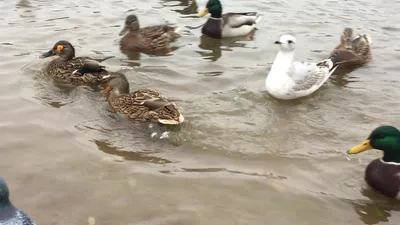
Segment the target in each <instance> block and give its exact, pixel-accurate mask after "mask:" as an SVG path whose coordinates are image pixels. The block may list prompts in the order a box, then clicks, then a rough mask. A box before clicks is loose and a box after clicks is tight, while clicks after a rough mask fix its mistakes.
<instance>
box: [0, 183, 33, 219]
mask: <svg viewBox="0 0 400 225" xmlns="http://www.w3.org/2000/svg"><path fill="white" fill-rule="evenodd" d="M9 195H10V194H9V190H8V187H7V183H6V181H5V180H4V179H3V178H2V177H0V224H4V225H35V222H34V221H33V220H32V219H31V218H30V217H29V216H28V215H27V214H26V213H25V212H23V211H21V210H19V209H17V208H15V206H14V205H13V204H12V203H11V201H10V198H9Z"/></svg>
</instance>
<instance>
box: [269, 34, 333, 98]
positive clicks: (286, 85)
mask: <svg viewBox="0 0 400 225" xmlns="http://www.w3.org/2000/svg"><path fill="white" fill-rule="evenodd" d="M275 44H277V45H279V48H280V50H279V52H278V54H277V55H276V58H275V61H274V62H273V64H272V67H271V70H270V71H269V73H268V76H267V78H266V79H265V88H266V90H267V92H268V93H269V94H270V95H272V96H274V97H275V98H278V99H283V100H291V99H296V98H300V97H304V96H307V95H310V94H312V93H314V92H315V91H316V90H318V89H319V88H320V87H321V86H322V84H324V82H325V81H326V80H327V79H328V78H329V77H330V75H331V74H332V73H333V72H334V71H335V69H336V68H337V61H336V58H337V57H338V56H339V55H338V54H334V55H332V56H331V57H330V58H329V59H325V60H322V61H320V62H317V63H314V62H297V61H294V56H295V46H296V38H295V37H294V36H292V35H290V34H284V35H282V36H281V37H280V39H279V41H275Z"/></svg>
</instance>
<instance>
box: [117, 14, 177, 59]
mask: <svg viewBox="0 0 400 225" xmlns="http://www.w3.org/2000/svg"><path fill="white" fill-rule="evenodd" d="M178 32H179V27H177V26H172V25H155V26H148V27H143V28H140V25H139V20H138V18H137V16H136V15H129V16H127V17H126V18H125V26H124V28H123V29H122V30H121V32H120V33H119V35H120V36H122V35H125V36H124V37H122V38H121V40H120V49H121V50H122V51H141V52H145V53H151V52H154V51H160V50H168V49H169V47H170V43H171V42H173V41H175V40H176V39H178V38H179V37H180V36H181V35H180V34H179V33H178Z"/></svg>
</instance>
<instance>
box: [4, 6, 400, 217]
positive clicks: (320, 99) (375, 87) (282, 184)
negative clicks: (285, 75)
mask: <svg viewBox="0 0 400 225" xmlns="http://www.w3.org/2000/svg"><path fill="white" fill-rule="evenodd" d="M205 3H206V1H205V0H202V1H198V2H195V1H193V0H180V1H169V0H161V1H157V0H149V1H128V0H118V1H115V0H110V1H93V0H74V1H73V0H65V1H53V0H20V1H11V0H3V1H2V2H1V3H0V6H1V7H0V15H1V16H0V29H1V33H0V51H1V53H2V54H1V55H0V76H1V77H2V79H1V81H0V99H1V101H0V108H1V110H0V118H1V119H0V124H1V127H2V129H1V130H0V137H1V140H2V141H1V142H0V154H1V157H0V171H1V175H2V176H3V177H4V178H5V179H6V180H7V182H8V184H9V187H10V189H11V198H12V201H13V202H14V204H15V205H16V206H17V207H19V208H21V209H23V210H24V211H26V212H27V213H28V214H29V215H31V217H32V218H34V220H35V221H36V222H37V224H41V225H53V224H59V225H62V224H68V225H82V224H93V223H94V222H95V224H97V225H110V224H113V225H128V224H142V225H147V224H152V225H154V224H160V225H161V224H168V225H170V224H195V225H197V224H215V225H224V224H251V225H256V224H260V225H261V224H279V225H292V224H297V225H302V224H304V225H306V224H307V225H322V224H323V225H325V224H326V225H337V224H352V225H358V224H384V225H387V224H391V225H395V224H399V221H400V206H399V205H398V202H395V201H391V200H388V199H386V198H385V197H382V196H381V195H378V194H376V193H375V192H373V191H371V190H370V189H369V188H368V187H367V185H366V184H365V182H364V179H363V177H364V170H365V167H366V165H367V164H368V163H369V162H370V161H371V160H373V159H375V158H377V157H380V156H381V153H380V152H378V151H370V152H366V153H364V154H360V155H356V156H352V158H351V160H350V161H348V160H347V159H346V155H345V152H346V150H347V149H348V148H350V147H352V146H353V145H355V144H358V143H359V142H361V141H363V140H364V138H366V137H367V136H368V135H369V133H370V131H371V130H372V129H373V128H375V127H376V126H378V125H381V124H392V125H394V126H396V125H397V126H400V123H399V114H398V111H399V110H400V102H399V100H398V96H399V94H400V89H399V87H400V83H399V79H398V76H399V74H398V71H399V70H400V65H399V63H398V59H400V54H399V51H400V42H399V41H398V37H399V35H400V26H399V25H398V24H400V17H399V16H398V15H397V13H398V12H399V10H400V2H399V1H388V0H379V1H378V0H370V1H361V0H357V1H355V0H348V1H328V0H321V1H311V0H299V1H289V0H282V1H277V0H274V1H266V0H257V1H247V0H237V1H228V0H224V1H223V4H224V6H225V7H224V10H225V12H228V11H258V12H260V13H261V14H263V19H262V22H261V23H260V24H259V26H258V28H259V30H257V31H256V33H255V37H254V40H253V41H241V40H238V41H232V40H225V41H215V40H209V39H207V38H201V37H200V36H201V33H200V32H201V29H189V28H186V27H185V26H198V25H200V24H202V23H203V22H204V21H205V19H206V18H198V17H197V16H196V15H197V13H198V11H199V10H201V9H203V8H204V6H205ZM130 13H135V14H136V15H138V18H139V20H140V23H141V25H142V26H147V25H155V24H159V23H164V22H165V21H168V22H171V23H177V24H178V25H179V26H181V28H182V34H183V36H182V38H181V39H179V41H178V42H176V46H178V49H177V50H176V51H174V52H173V53H172V54H171V55H168V56H160V57H151V56H148V55H143V54H142V55H141V56H140V58H135V59H129V58H128V57H127V56H126V55H124V54H122V53H121V52H120V51H119V45H118V42H119V39H120V36H118V33H119V32H120V30H121V29H122V25H123V22H124V19H125V17H126V16H127V15H129V14H130ZM347 26H348V27H352V28H353V29H354V31H355V33H357V34H358V33H368V34H369V35H370V36H371V37H372V53H373V60H372V61H371V63H370V64H369V65H367V66H364V67H362V68H360V69H358V70H355V71H353V72H351V73H348V74H342V73H340V74H337V75H336V76H334V77H332V78H331V79H330V80H329V82H328V83H327V84H326V85H324V86H323V87H322V88H321V89H320V90H319V91H317V92H316V93H314V94H313V95H311V96H309V97H306V98H302V99H299V100H295V101H280V100H277V99H274V98H272V97H271V96H269V95H268V94H267V93H266V92H265V89H264V83H265V77H266V75H267V74H268V71H269V68H270V67H271V64H272V62H273V60H274V58H275V55H276V53H277V50H278V49H277V46H276V45H274V44H273V42H274V41H276V40H277V39H278V38H279V36H280V35H281V34H284V33H285V32H292V33H294V34H295V35H296V37H297V41H298V44H297V52H296V58H297V59H298V60H309V61H312V60H314V61H317V60H322V59H324V58H325V57H327V55H328V54H329V53H330V52H331V50H332V49H333V48H334V47H335V46H336V45H337V44H338V43H339V36H340V34H341V32H342V30H343V28H345V27H347ZM62 39H64V40H68V41H70V42H71V43H72V44H73V45H74V46H75V48H76V54H77V56H92V57H102V56H115V57H114V58H112V59H109V60H107V61H105V62H104V63H103V64H104V65H106V66H107V68H108V69H109V70H111V71H117V70H121V71H122V72H124V73H125V74H126V76H127V77H128V79H129V81H130V85H131V90H134V89H137V88H139V87H146V88H153V89H156V90H159V91H160V92H162V93H163V94H164V95H166V96H168V97H170V98H172V99H174V100H177V105H178V106H179V107H180V108H181V110H182V113H183V115H184V116H185V119H186V120H185V123H184V124H183V125H182V127H181V129H180V130H177V131H174V132H173V133H171V135H170V138H169V139H163V140H156V139H152V138H150V136H149V133H148V132H147V130H146V127H145V126H144V125H141V124H135V123H131V122H128V121H126V120H124V119H122V118H118V117H115V116H113V114H111V113H109V112H108V111H107V102H106V101H105V100H104V98H103V97H102V96H100V94H99V93H95V92H92V91H90V90H88V89H85V88H77V89H75V90H73V91H71V92H67V91H64V90H61V89H59V88H57V87H55V86H54V85H52V83H51V82H49V81H48V79H46V78H45V77H43V76H42V75H41V74H42V73H41V69H42V68H43V67H44V66H45V65H46V63H48V62H49V60H47V59H46V60H43V59H39V58H38V56H39V54H40V53H42V52H44V51H47V50H49V49H50V48H51V47H52V46H53V45H54V44H55V42H57V41H58V40H62Z"/></svg>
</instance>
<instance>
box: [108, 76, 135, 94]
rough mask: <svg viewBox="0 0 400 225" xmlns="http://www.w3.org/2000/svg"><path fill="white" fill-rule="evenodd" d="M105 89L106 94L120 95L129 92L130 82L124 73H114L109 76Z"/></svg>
mask: <svg viewBox="0 0 400 225" xmlns="http://www.w3.org/2000/svg"><path fill="white" fill-rule="evenodd" d="M107 79H108V81H107V83H106V87H105V89H104V90H103V91H102V93H103V94H104V95H106V94H110V95H112V96H119V95H122V94H128V93H129V82H128V79H126V76H125V75H124V74H122V73H113V74H111V75H110V77H108V78H107Z"/></svg>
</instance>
